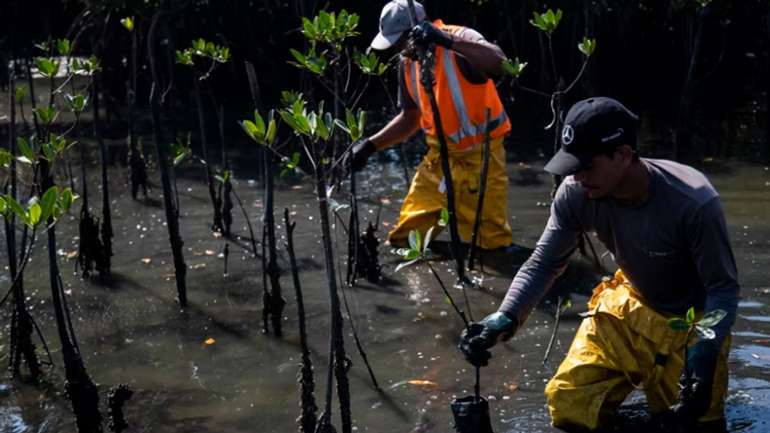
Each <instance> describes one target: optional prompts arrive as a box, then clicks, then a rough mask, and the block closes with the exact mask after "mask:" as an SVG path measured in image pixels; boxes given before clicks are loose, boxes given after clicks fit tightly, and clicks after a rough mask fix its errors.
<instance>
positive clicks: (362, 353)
mask: <svg viewBox="0 0 770 433" xmlns="http://www.w3.org/2000/svg"><path fill="white" fill-rule="evenodd" d="M332 212H333V213H334V215H335V216H336V215H337V212H335V211H332ZM348 239H349V238H348ZM334 246H335V247H336V249H337V250H338V251H339V244H338V242H337V231H336V230H335V231H334ZM337 260H338V263H337V267H338V268H340V269H342V265H341V264H340V263H339V256H337ZM339 277H340V278H339V284H340V292H341V293H342V303H343V304H344V305H345V312H346V313H347V314H348V321H349V322H350V330H351V331H353V340H354V341H355V343H356V348H357V349H358V354H359V355H360V356H361V359H362V360H363V361H364V364H365V365H366V369H367V371H368V372H369V377H370V378H371V379H372V384H373V385H374V389H376V390H378V391H381V388H380V384H379V383H378V382H377V377H376V376H375V375H374V370H372V366H371V364H369V357H368V356H367V355H366V350H364V345H363V344H362V343H361V339H360V338H359V337H358V327H357V326H356V321H355V319H353V313H352V312H351V311H350V304H349V303H348V296H347V294H346V285H347V288H352V287H353V286H352V285H351V284H350V283H346V282H345V281H342V275H341V274H340V276H339Z"/></svg>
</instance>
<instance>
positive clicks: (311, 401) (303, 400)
mask: <svg viewBox="0 0 770 433" xmlns="http://www.w3.org/2000/svg"><path fill="white" fill-rule="evenodd" d="M283 222H284V226H285V227H286V251H287V252H288V254H289V263H290V264H291V276H292V280H293V281H294V293H295V295H296V298H297V316H298V317H299V342H300V347H301V348H302V368H301V370H300V374H299V384H300V411H301V414H300V417H299V419H298V420H297V422H298V423H299V426H300V432H301V433H313V432H315V428H316V423H317V422H318V419H317V415H316V413H317V412H318V406H316V402H315V379H314V377H313V361H312V360H311V359H310V347H309V346H308V341H307V325H306V319H305V303H304V301H303V297H302V285H301V283H300V279H299V268H298V267H297V258H296V255H295V253H294V228H295V227H296V225H297V223H296V221H294V222H292V221H290V220H289V209H288V208H284V210H283Z"/></svg>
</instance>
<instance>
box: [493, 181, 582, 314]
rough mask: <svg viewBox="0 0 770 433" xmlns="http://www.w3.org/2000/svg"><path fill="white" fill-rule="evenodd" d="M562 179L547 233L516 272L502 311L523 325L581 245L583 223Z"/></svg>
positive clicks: (502, 305) (544, 233) (552, 207)
mask: <svg viewBox="0 0 770 433" xmlns="http://www.w3.org/2000/svg"><path fill="white" fill-rule="evenodd" d="M565 184H566V182H565V183H562V185H561V187H560V188H559V191H558V192H557V194H556V198H555V199H554V202H553V205H552V206H551V216H550V218H549V219H548V224H547V225H546V228H545V230H544V231H543V234H542V235H541V236H540V240H539V241H538V242H537V246H536V247H535V251H534V252H533V253H532V255H531V256H530V257H529V259H528V260H527V261H526V263H524V265H523V266H522V267H521V268H520V269H519V271H518V272H517V273H516V276H515V277H514V278H513V282H511V286H510V288H509V289H508V293H507V294H506V295H505V299H504V300H503V302H502V304H501V305H500V308H499V309H498V310H499V311H501V312H503V313H505V314H506V316H508V317H510V318H511V319H513V320H515V321H516V322H517V324H516V326H517V328H518V327H521V325H523V324H524V321H526V320H527V317H529V314H530V313H531V312H532V310H533V309H534V308H535V307H536V306H537V304H538V303H539V302H540V300H541V299H542V298H543V296H544V295H545V294H546V292H547V291H548V290H549V289H550V288H551V286H552V285H553V282H554V281H555V280H556V278H557V277H558V276H559V275H561V274H562V273H563V272H564V269H566V267H567V262H568V260H569V257H570V256H571V255H572V253H573V252H574V251H575V248H577V244H578V239H579V237H580V233H581V227H580V224H579V222H578V220H577V218H576V217H575V215H574V212H573V211H572V209H571V208H570V203H569V199H568V194H569V192H568V188H567V186H566V185H565Z"/></svg>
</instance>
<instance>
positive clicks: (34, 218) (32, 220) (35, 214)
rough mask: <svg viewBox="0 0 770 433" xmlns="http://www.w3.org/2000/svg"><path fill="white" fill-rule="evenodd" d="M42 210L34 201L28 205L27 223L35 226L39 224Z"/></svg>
mask: <svg viewBox="0 0 770 433" xmlns="http://www.w3.org/2000/svg"><path fill="white" fill-rule="evenodd" d="M42 213H43V210H42V209H41V207H40V203H35V204H33V205H32V206H30V207H29V222H28V225H30V226H32V227H35V226H37V225H38V224H40V216H41V215H42Z"/></svg>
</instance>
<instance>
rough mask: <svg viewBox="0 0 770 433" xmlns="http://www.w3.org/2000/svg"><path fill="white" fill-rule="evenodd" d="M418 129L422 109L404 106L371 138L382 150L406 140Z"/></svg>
mask: <svg viewBox="0 0 770 433" xmlns="http://www.w3.org/2000/svg"><path fill="white" fill-rule="evenodd" d="M418 129H420V110H419V109H417V108H404V109H403V110H401V112H400V113H398V115H396V117H394V118H393V120H391V121H390V123H388V124H387V125H385V127H383V128H382V129H381V130H380V131H379V132H378V133H376V134H374V135H372V136H371V137H369V140H371V142H372V143H374V146H375V147H376V148H377V150H382V149H386V148H388V147H390V146H392V145H394V144H396V143H401V142H403V141H406V139H408V138H409V137H411V136H412V135H413V134H414V133H415V132H417V130H418Z"/></svg>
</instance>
